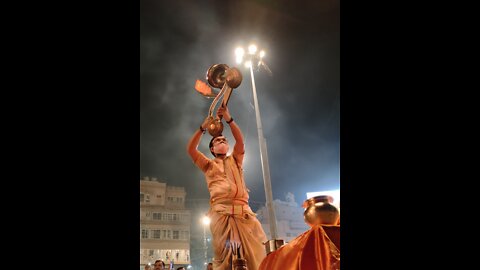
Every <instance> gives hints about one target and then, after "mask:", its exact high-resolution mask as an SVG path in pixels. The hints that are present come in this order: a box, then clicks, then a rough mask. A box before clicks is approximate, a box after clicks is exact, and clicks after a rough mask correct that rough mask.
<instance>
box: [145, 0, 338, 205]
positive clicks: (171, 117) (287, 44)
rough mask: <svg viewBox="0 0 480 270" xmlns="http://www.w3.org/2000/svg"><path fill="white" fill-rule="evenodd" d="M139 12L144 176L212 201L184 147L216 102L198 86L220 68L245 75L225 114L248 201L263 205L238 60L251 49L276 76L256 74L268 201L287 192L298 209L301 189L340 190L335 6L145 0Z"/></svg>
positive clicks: (248, 89)
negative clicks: (240, 157)
mask: <svg viewBox="0 0 480 270" xmlns="http://www.w3.org/2000/svg"><path fill="white" fill-rule="evenodd" d="M140 12H141V14H140V108H141V109H140V178H142V177H144V176H149V177H157V178H158V179H159V180H160V181H161V182H166V183H167V184H168V185H172V186H183V187H185V188H186V191H187V199H208V198H209V195H208V190H207V187H206V184H205V179H204V176H203V174H202V172H201V171H200V170H199V169H198V168H197V167H196V166H195V165H194V164H193V162H192V161H191V159H190V157H189V156H188V154H187V152H186V145H187V142H188V140H189V139H190V137H191V136H192V134H193V133H194V132H195V131H196V129H198V127H199V125H200V124H201V123H202V121H203V120H204V118H205V117H206V116H207V115H208V109H209V106H210V104H211V102H212V99H207V98H205V97H203V96H202V95H200V94H199V93H197V92H196V91H195V89H194V84H195V80H197V79H200V80H203V81H206V80H205V74H206V71H207V69H208V68H209V67H210V66H211V65H213V64H219V63H223V64H227V65H229V66H230V67H238V68H239V69H240V70H241V71H242V74H243V81H242V83H241V85H240V86H239V87H238V88H236V89H234V90H233V93H232V96H231V98H230V101H229V109H230V113H231V115H232V117H233V118H234V119H235V121H236V122H237V124H238V125H239V126H240V128H241V129H242V132H243V134H244V138H245V143H246V155H245V161H244V172H245V181H246V183H247V186H248V187H249V188H250V190H251V193H250V200H251V202H253V203H255V202H262V203H263V202H265V190H264V184H263V176H262V169H261V161H260V150H259V145H258V133H257V126H256V122H255V110H254V107H253V104H254V102H253V95H252V84H251V77H250V73H249V70H248V69H247V68H245V67H244V66H243V65H238V64H236V63H235V55H234V50H235V48H237V47H238V46H243V47H244V48H246V47H247V46H248V45H249V44H250V43H251V42H254V43H255V44H256V45H257V46H258V48H259V49H264V50H265V52H266V56H265V58H264V60H265V62H266V63H267V65H268V66H269V68H270V69H271V71H272V73H273V74H272V75H270V74H269V73H268V72H266V71H265V70H263V69H260V70H258V71H256V72H255V75H254V76H255V83H256V89H257V94H258V102H259V108H260V113H261V120H262V125H263V135H264V137H265V139H266V141H267V149H268V161H269V167H270V178H271V183H272V188H273V190H272V192H273V199H281V200H285V194H286V193H287V192H292V193H293V194H294V195H295V200H296V201H297V202H298V203H299V204H300V203H301V202H303V200H305V199H306V192H312V191H320V190H332V189H338V188H339V187H340V103H339V101H340V75H339V74H340V15H339V1H337V0H321V1H291V0H280V1H273V0H270V1H269V0H263V1H255V0H242V1H238V0H236V1H225V0H223V1H198V0H172V1H160V0H141V1H140ZM224 125H225V129H224V135H226V136H227V138H228V139H229V141H230V142H232V143H233V141H234V140H233V137H232V136H231V133H230V129H229V128H228V125H226V124H225V123H224ZM210 139H211V136H210V135H209V134H208V133H206V134H205V135H203V137H202V140H201V142H200V146H199V150H200V151H202V152H203V153H205V154H206V155H207V156H208V157H211V155H210V152H209V150H208V142H209V140H210ZM232 149H233V144H232V145H231V147H230V151H231V150H232Z"/></svg>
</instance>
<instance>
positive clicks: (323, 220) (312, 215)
mask: <svg viewBox="0 0 480 270" xmlns="http://www.w3.org/2000/svg"><path fill="white" fill-rule="evenodd" d="M332 202H333V197H332V196H328V195H320V196H315V197H312V198H309V199H307V200H305V201H304V202H303V205H302V207H303V208H305V211H304V212H303V217H304V220H305V223H307V224H308V225H309V226H310V227H312V226H314V225H337V223H338V220H339V218H340V212H339V211H338V208H337V207H336V206H335V205H333V204H332Z"/></svg>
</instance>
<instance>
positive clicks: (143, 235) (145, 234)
mask: <svg viewBox="0 0 480 270" xmlns="http://www.w3.org/2000/svg"><path fill="white" fill-rule="evenodd" d="M142 238H143V239H145V238H148V230H146V229H142Z"/></svg>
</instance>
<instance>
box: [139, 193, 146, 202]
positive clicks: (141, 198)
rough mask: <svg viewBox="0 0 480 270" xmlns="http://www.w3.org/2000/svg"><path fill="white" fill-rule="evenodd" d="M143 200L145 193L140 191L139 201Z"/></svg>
mask: <svg viewBox="0 0 480 270" xmlns="http://www.w3.org/2000/svg"><path fill="white" fill-rule="evenodd" d="M144 200H145V194H143V193H140V202H143V201H144Z"/></svg>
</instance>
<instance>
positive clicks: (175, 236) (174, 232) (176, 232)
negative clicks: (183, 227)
mask: <svg viewBox="0 0 480 270" xmlns="http://www.w3.org/2000/svg"><path fill="white" fill-rule="evenodd" d="M173 239H180V237H179V232H178V231H173Z"/></svg>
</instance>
